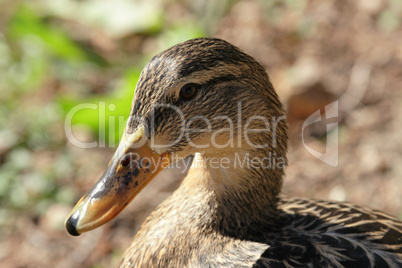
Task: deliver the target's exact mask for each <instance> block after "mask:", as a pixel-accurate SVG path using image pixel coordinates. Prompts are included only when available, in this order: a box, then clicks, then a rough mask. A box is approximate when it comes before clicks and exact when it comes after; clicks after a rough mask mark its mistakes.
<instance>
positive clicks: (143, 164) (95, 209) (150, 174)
mask: <svg viewBox="0 0 402 268" xmlns="http://www.w3.org/2000/svg"><path fill="white" fill-rule="evenodd" d="M170 162H171V156H170V154H168V153H165V154H162V155H161V154H158V153H156V152H155V151H153V150H152V149H151V148H150V147H149V145H148V142H147V140H146V135H145V132H144V127H141V128H139V129H138V130H137V131H136V132H135V133H134V134H131V135H126V134H124V135H123V137H122V140H121V142H120V145H119V147H118V149H117V151H116V153H115V154H114V156H113V158H112V160H111V161H110V162H109V165H108V168H107V170H106V171H105V173H104V174H103V175H102V177H101V178H100V179H99V181H98V182H97V183H96V184H95V185H94V186H93V187H92V188H91V189H90V190H89V191H88V192H87V193H86V194H85V195H84V196H83V197H82V198H81V199H80V201H78V203H77V204H76V205H75V207H74V208H73V210H72V211H71V213H70V215H69V216H68V218H67V220H66V228H67V230H68V232H69V233H70V234H71V235H74V236H77V235H80V234H81V233H83V232H87V231H90V230H93V229H95V228H97V227H99V226H101V225H103V224H105V223H107V222H108V221H110V220H112V219H113V218H114V217H116V216H117V215H118V214H119V213H120V212H121V211H122V210H123V209H124V208H125V207H126V206H127V205H128V204H129V203H130V202H131V200H133V199H134V197H135V196H136V195H137V194H138V193H139V192H140V191H141V190H142V189H143V188H144V187H145V186H146V185H147V184H148V183H149V182H150V181H151V180H152V179H153V178H154V177H155V176H156V175H157V174H158V173H159V172H160V171H161V170H162V169H164V168H165V167H166V166H168V165H169V164H170Z"/></svg>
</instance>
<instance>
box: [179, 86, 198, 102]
mask: <svg viewBox="0 0 402 268" xmlns="http://www.w3.org/2000/svg"><path fill="white" fill-rule="evenodd" d="M196 93H197V86H196V85H195V84H187V85H184V86H183V87H182V88H181V89H180V96H181V97H182V98H183V99H190V98H191V97H193V96H194V95H195V94H196Z"/></svg>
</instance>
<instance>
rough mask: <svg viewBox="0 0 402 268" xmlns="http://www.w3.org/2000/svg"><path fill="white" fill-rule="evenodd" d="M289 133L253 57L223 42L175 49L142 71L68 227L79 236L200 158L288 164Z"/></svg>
mask: <svg viewBox="0 0 402 268" xmlns="http://www.w3.org/2000/svg"><path fill="white" fill-rule="evenodd" d="M286 131H287V127H286V122H285V120H284V111H283V107H282V104H281V103H280V101H279V99H278V97H277V95H276V93H275V90H274V89H273V87H272V85H271V82H270V81H269V78H268V76H267V74H266V72H265V70H264V68H263V67H262V66H261V65H260V64H259V63H258V62H257V61H255V60H254V59H253V58H252V57H250V56H248V55H247V54H245V53H244V52H242V51H241V50H240V49H238V48H237V47H235V46H233V45H231V44H230V43H228V42H226V41H223V40H220V39H215V38H198V39H193V40H189V41H186V42H183V43H180V44H178V45H176V46H173V47H172V48H170V49H168V50H166V51H163V52H161V53H160V54H158V55H157V56H155V57H154V58H153V59H152V60H151V61H150V62H149V63H148V64H147V65H146V66H145V68H144V70H143V71H142V73H141V76H140V79H139V81H138V83H137V86H136V90H135V93H134V98H133V104H132V108H131V112H130V116H129V119H128V122H127V125H126V128H125V131H124V134H123V137H122V140H121V142H120V145H119V147H118V148H117V150H116V153H115V154H114V156H113V158H112V160H111V161H110V163H109V166H108V168H107V170H106V171H105V173H104V174H103V175H102V177H101V178H100V180H99V181H98V182H97V183H96V184H95V185H94V186H93V187H92V189H90V190H89V191H88V192H87V193H86V194H85V195H84V196H83V197H82V198H81V200H80V201H79V202H78V203H77V205H76V206H75V207H74V209H73V210H72V212H71V213H70V215H69V217H68V219H67V220H66V227H67V230H68V232H69V233H70V234H71V235H79V234H81V233H83V232H86V231H89V230H92V229H95V228H97V227H99V226H101V225H103V224H104V223H106V222H108V221H110V220H111V219H113V218H114V217H115V216H117V215H118V214H119V213H120V212H121V211H122V210H123V209H124V208H125V207H126V206H127V204H128V203H129V202H130V201H131V200H132V199H133V198H134V197H135V196H136V195H137V194H138V193H139V192H140V191H141V190H142V189H143V188H144V187H145V186H146V185H147V184H148V183H149V182H150V181H151V180H152V179H153V178H154V177H155V176H156V175H157V174H158V173H159V172H160V171H161V170H163V169H164V168H166V167H167V166H168V165H169V164H171V163H173V162H176V161H180V160H182V159H183V158H185V157H187V156H190V155H194V154H196V153H200V154H202V155H203V157H204V158H208V157H217V158H221V157H225V156H228V159H229V161H231V160H233V159H234V158H233V156H234V155H235V154H238V155H239V156H244V155H246V154H247V153H250V152H251V153H252V155H253V156H261V157H263V156H266V155H268V154H271V155H274V156H275V157H277V158H278V157H281V158H283V159H286V151H287V134H286ZM260 164H261V163H260ZM229 166H230V164H229ZM230 168H231V169H232V170H233V169H235V168H234V167H229V169H230ZM243 169H244V168H242V170H243ZM264 172H265V171H264ZM278 174H279V175H275V176H273V177H275V178H276V180H277V181H275V182H274V184H275V186H273V187H272V188H275V189H274V190H273V194H274V195H277V194H278V192H279V189H280V184H281V178H279V177H281V176H282V174H283V171H282V170H281V171H279V173H278ZM246 177H247V176H246ZM277 177H278V178H277ZM248 179H249V180H252V179H251V178H248ZM232 183H233V182H232ZM238 183H239V184H244V182H238Z"/></svg>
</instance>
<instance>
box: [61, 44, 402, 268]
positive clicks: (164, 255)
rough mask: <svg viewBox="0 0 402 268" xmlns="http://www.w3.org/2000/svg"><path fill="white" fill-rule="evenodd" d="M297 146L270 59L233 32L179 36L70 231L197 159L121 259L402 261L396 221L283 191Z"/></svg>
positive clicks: (318, 263)
mask: <svg viewBox="0 0 402 268" xmlns="http://www.w3.org/2000/svg"><path fill="white" fill-rule="evenodd" d="M287 152H288V135H287V122H286V117H285V110H284V106H283V104H282V103H281V101H280V100H279V98H278V95H277V93H276V91H275V89H274V87H273V85H272V83H271V81H270V78H269V77H268V74H267V73H266V71H265V69H264V68H263V67H262V65H261V64H259V63H258V62H257V61H256V60H255V59H254V58H253V57H251V56H249V55H248V54H246V53H245V52H243V51H242V50H241V49H239V48H238V47H236V46H234V45H232V44H230V43H229V42H227V41H224V40H222V39H218V38H209V37H204V38H197V39H191V40H188V41H185V42H183V43H179V44H177V45H175V46H173V47H171V48H169V49H167V50H165V51H163V52H161V53H159V54H158V55H156V56H155V57H153V58H152V59H151V61H150V62H149V63H148V64H147V65H146V66H145V67H144V69H143V71H142V72H141V75H140V78H139V80H138V83H137V85H136V89H135V91H134V97H133V102H132V107H131V112H130V115H129V117H128V121H127V124H126V128H125V130H124V134H123V137H122V139H121V141H120V144H119V146H118V148H117V150H116V152H115V154H114V155H113V157H112V160H111V161H110V162H109V164H108V167H107V169H106V171H105V172H104V174H103V175H102V176H101V178H100V179H99V181H98V182H97V183H96V184H95V185H94V186H93V187H92V188H91V189H90V190H89V191H88V192H87V193H86V194H85V195H84V196H83V197H82V198H81V199H80V200H79V201H78V203H77V204H76V206H75V207H74V208H73V210H72V211H71V213H70V214H69V216H68V217H67V220H66V228H67V231H68V232H69V233H70V234H71V235H73V236H78V235H80V234H82V233H84V232H88V231H90V230H93V229H95V228H98V227H99V226H101V225H103V224H105V223H106V222H109V221H110V220H112V219H113V218H115V217H116V216H117V215H118V214H119V213H120V212H121V211H122V210H123V209H124V208H125V207H126V206H127V205H128V204H129V203H130V201H131V200H133V198H135V196H136V195H137V194H138V193H139V192H140V191H141V190H142V189H143V188H144V187H145V186H146V185H147V184H148V183H149V182H150V181H151V180H152V179H153V178H154V177H155V176H156V175H157V174H158V173H160V172H161V171H162V170H163V169H166V168H171V167H174V166H175V165H176V164H177V163H180V162H181V161H187V160H188V159H189V158H190V159H191V160H192V164H191V168H190V169H189V170H188V173H187V175H186V176H185V178H184V179H183V181H182V182H181V184H180V186H179V187H178V189H177V190H175V191H174V192H173V193H172V194H171V195H170V196H169V197H168V198H167V199H166V200H165V201H164V202H163V203H162V204H160V205H159V206H158V207H157V208H156V209H155V210H154V211H153V212H152V213H151V214H150V215H149V216H148V218H147V219H146V220H145V222H144V223H143V224H142V226H141V227H140V229H139V230H138V232H137V233H136V235H135V236H134V238H133V240H132V244H131V246H130V247H129V248H128V249H127V250H126V252H125V254H124V256H123V258H122V260H121V262H120V265H119V267H254V268H255V267H402V221H401V220H399V219H397V218H396V217H393V216H390V215H388V214H386V213H384V212H381V211H377V210H373V209H370V208H367V207H363V206H358V205H354V204H350V203H346V202H337V201H324V200H312V199H306V198H290V197H285V196H283V194H282V193H281V187H282V183H283V178H284V175H285V169H286V166H287ZM300 183H302V182H300Z"/></svg>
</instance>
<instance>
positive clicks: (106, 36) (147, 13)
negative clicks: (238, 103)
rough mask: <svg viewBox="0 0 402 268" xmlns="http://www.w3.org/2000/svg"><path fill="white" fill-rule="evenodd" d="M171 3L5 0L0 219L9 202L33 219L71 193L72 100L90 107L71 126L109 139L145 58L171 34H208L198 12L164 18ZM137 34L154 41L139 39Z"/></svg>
mask: <svg viewBox="0 0 402 268" xmlns="http://www.w3.org/2000/svg"><path fill="white" fill-rule="evenodd" d="M168 2H170V1H160V2H159V4H158V5H155V3H153V2H147V1H124V0H119V1H113V2H108V1H99V0H90V1H68V0H60V1H35V2H33V1H32V2H29V1H22V0H20V1H14V2H9V3H7V5H6V4H4V2H3V5H2V9H0V27H1V28H0V30H1V32H0V72H1V83H0V104H1V105H0V227H1V226H10V225H11V224H12V221H13V217H11V216H12V215H13V213H15V212H16V211H21V212H24V213H29V214H30V215H31V216H32V217H34V218H35V217H37V216H38V215H40V214H41V213H43V212H44V211H45V210H46V208H47V207H48V206H49V205H50V204H51V203H55V202H56V203H58V202H59V203H68V204H72V203H73V202H74V201H76V199H77V196H76V194H77V193H75V192H76V191H75V190H74V189H73V188H72V186H67V185H71V178H72V177H74V176H75V175H76V173H77V172H78V171H77V161H76V160H75V159H74V158H75V156H74V155H73V153H71V149H69V147H68V146H71V144H70V143H69V141H68V140H67V139H66V136H65V125H64V124H65V120H66V116H67V115H72V114H71V112H70V111H72V109H75V108H76V107H79V105H82V104H87V106H86V107H92V108H85V109H76V110H77V112H76V113H74V114H73V115H72V116H71V123H72V126H71V127H72V129H73V133H75V132H74V129H75V126H79V128H78V131H81V130H82V129H81V128H80V127H84V129H85V131H84V132H85V133H86V135H89V139H90V140H92V141H99V142H102V144H103V145H104V146H110V147H114V146H116V144H117V143H118V140H119V139H120V137H121V135H122V130H123V128H124V125H125V120H127V117H128V114H129V111H130V108H131V100H132V95H133V91H134V88H135V84H136V82H137V80H138V77H139V74H140V71H141V69H142V68H143V66H144V65H145V63H146V62H147V61H148V60H149V59H150V58H151V57H152V56H153V55H154V54H155V53H157V52H158V51H160V50H162V49H165V48H167V47H169V46H171V45H173V44H174V43H177V42H180V41H184V40H186V39H190V38H195V37H199V36H204V35H205V34H206V32H205V31H204V29H206V27H204V26H202V25H200V24H199V23H197V19H196V18H195V17H190V18H183V19H177V20H173V21H172V20H171V19H169V18H167V17H166V14H165V10H164V8H165V5H164V4H165V3H168ZM149 40H153V41H152V42H151V41H149ZM143 42H149V43H150V44H152V46H151V47H152V49H148V50H143V49H142V48H143V47H145V48H146V47H147V46H143V45H140V46H138V43H140V44H142V43H143ZM88 105H90V106H88ZM77 139H78V138H77ZM0 229H2V230H4V229H3V228H0Z"/></svg>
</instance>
